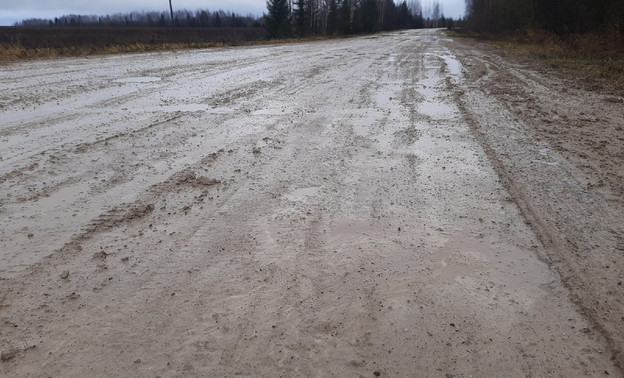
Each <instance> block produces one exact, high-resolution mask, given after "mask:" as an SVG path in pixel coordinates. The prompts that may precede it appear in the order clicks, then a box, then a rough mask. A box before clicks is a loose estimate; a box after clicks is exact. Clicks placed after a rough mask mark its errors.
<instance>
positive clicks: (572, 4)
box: [465, 0, 624, 42]
mask: <svg viewBox="0 0 624 378" xmlns="http://www.w3.org/2000/svg"><path fill="white" fill-rule="evenodd" d="M466 14H467V18H466V25H465V26H466V27H467V28H469V29H470V30H474V31H478V32H492V33H508V32H516V31H523V30H529V29H539V30H545V31H548V32H552V33H555V34H557V35H573V34H587V33H596V34H601V35H604V36H607V37H609V38H617V39H620V42H621V38H622V36H623V35H624V1H622V0H466Z"/></svg>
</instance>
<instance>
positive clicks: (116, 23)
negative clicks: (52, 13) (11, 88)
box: [15, 10, 263, 28]
mask: <svg viewBox="0 0 624 378" xmlns="http://www.w3.org/2000/svg"><path fill="white" fill-rule="evenodd" d="M172 13H173V18H172V17H171V16H170V14H169V12H130V13H115V14H111V15H105V16H96V15H77V14H70V15H64V16H61V17H55V18H54V19H41V18H31V19H27V20H23V21H21V22H18V23H16V24H15V26H26V27H41V26H47V27H50V26H62V27H72V26H88V27H99V26H101V27H143V26H145V27H171V26H175V27H202V28H212V27H216V28H220V27H236V28H241V27H262V26H263V24H262V19H260V18H258V17H255V16H253V15H247V16H243V15H240V14H237V13H235V12H226V11H223V10H218V11H214V12H211V11H208V10H197V11H188V10H178V11H175V12H172Z"/></svg>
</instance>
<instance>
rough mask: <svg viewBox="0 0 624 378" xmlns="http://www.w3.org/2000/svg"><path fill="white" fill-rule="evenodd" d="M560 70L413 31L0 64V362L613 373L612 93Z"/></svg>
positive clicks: (622, 212)
mask: <svg viewBox="0 0 624 378" xmlns="http://www.w3.org/2000/svg"><path fill="white" fill-rule="evenodd" d="M570 80H571V79H570ZM571 83H572V82H571V81H566V79H564V78H557V77H556V76H555V75H552V73H551V72H548V71H539V70H536V69H533V68H531V67H530V66H529V65H528V64H527V63H526V62H525V63H522V62H517V61H515V60H514V58H513V57H509V56H505V54H504V53H502V52H501V51H500V50H497V49H496V48H494V47H488V46H484V45H481V44H477V43H475V42H470V41H468V40H467V41H458V40H452V39H450V38H449V37H447V36H446V34H445V33H444V32H443V31H431V30H419V31H404V32H396V33H389V34H378V35H374V36H368V37H361V38H352V39H342V40H333V41H323V42H312V43H299V44H288V45H278V46H263V47H250V48H228V49H211V50H193V51H175V52H163V53H151V54H132V55H115V56H105V57H89V58H75V59H55V60H46V61H36V62H22V63H16V64H10V65H4V66H2V67H0V188H1V192H0V193H1V195H0V222H1V225H2V226H1V227H0V352H1V362H0V375H2V376H7V377H8V376H11V377H31V376H32V377H40V376H63V377H72V376H76V377H79V376H87V375H89V376H132V377H135V376H144V377H156V376H160V377H195V376H197V377H207V376H214V377H216V376H254V377H255V376H267V377H268V376H270V377H275V376H283V377H293V376H302V377H310V376H317V377H329V376H335V377H374V376H382V377H384V376H388V377H414V376H423V377H445V376H446V377H470V376H473V377H497V376H502V375H501V372H504V374H503V375H504V376H508V377H580V376H592V377H595V376H606V375H609V376H616V377H617V376H621V375H622V373H621V370H620V367H621V366H623V365H624V363H623V359H622V354H621V353H620V352H621V350H622V349H623V347H622V345H623V343H624V331H623V330H624V327H623V321H624V318H622V316H623V314H624V311H623V310H624V303H623V298H624V288H622V280H623V273H622V272H623V271H624V258H623V253H624V225H623V222H622V219H624V204H623V200H622V197H623V191H622V188H624V179H623V178H624V173H623V172H624V171H623V168H622V164H621V162H622V160H621V159H622V157H624V147H623V146H624V143H623V139H622V127H623V126H624V112H622V111H621V109H622V103H623V102H624V101H623V100H622V98H621V97H618V96H617V95H613V94H600V93H597V92H587V91H586V90H584V89H583V88H581V87H574V86H573V85H572V84H571ZM568 128H570V129H571V130H573V131H570V132H564V130H568ZM604 140H606V142H605V143H603V141H604ZM581 154H583V155H581ZM618 159H619V160H618ZM618 161H619V162H618Z"/></svg>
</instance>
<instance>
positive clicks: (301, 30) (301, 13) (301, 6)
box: [293, 0, 307, 37]
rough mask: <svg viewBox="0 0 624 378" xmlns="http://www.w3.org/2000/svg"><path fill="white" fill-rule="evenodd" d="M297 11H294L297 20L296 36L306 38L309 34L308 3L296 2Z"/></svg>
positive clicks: (301, 0)
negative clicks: (307, 24) (307, 22)
mask: <svg viewBox="0 0 624 378" xmlns="http://www.w3.org/2000/svg"><path fill="white" fill-rule="evenodd" d="M294 5H295V9H294V10H293V13H294V18H295V20H294V21H295V34H296V35H297V37H304V36H305V35H306V33H307V27H306V19H307V17H306V1H305V0H295V3H294Z"/></svg>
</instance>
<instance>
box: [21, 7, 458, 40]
mask: <svg viewBox="0 0 624 378" xmlns="http://www.w3.org/2000/svg"><path fill="white" fill-rule="evenodd" d="M455 23H456V22H455V21H454V20H453V19H451V18H446V17H444V14H443V12H442V7H441V5H440V4H439V3H438V2H437V1H434V2H432V3H427V4H426V6H425V7H424V8H423V6H422V4H421V2H420V0H410V1H402V2H400V3H398V5H397V4H396V3H395V2H394V1H393V0H269V1H267V14H265V15H263V16H261V17H256V16H254V15H252V14H248V15H241V14H237V13H234V12H227V11H223V10H218V11H209V10H195V11H190V10H176V11H173V10H172V11H171V14H170V13H169V12H165V11H162V12H131V13H116V14H112V15H104V16H98V15H77V14H70V15H64V16H59V17H55V18H54V19H38V18H33V19H27V20H23V21H21V22H19V23H16V24H15V26H19V27H93V28H97V27H101V28H114V27H125V28H128V27H150V28H158V27H176V28H232V27H234V28H252V27H257V28H259V27H265V28H266V30H267V32H268V34H269V36H270V37H273V38H277V37H279V38H292V37H307V36H317V35H346V34H359V33H371V32H376V31H382V30H396V29H408V28H429V27H452V26H454V25H455Z"/></svg>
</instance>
